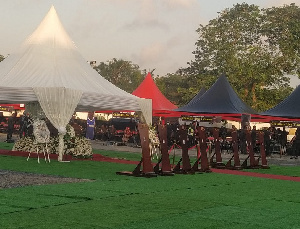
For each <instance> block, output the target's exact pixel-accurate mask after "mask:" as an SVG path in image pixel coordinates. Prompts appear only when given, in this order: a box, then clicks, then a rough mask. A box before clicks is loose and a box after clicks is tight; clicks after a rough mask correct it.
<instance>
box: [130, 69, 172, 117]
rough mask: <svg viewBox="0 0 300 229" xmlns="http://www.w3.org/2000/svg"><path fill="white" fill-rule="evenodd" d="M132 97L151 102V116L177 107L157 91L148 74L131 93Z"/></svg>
mask: <svg viewBox="0 0 300 229" xmlns="http://www.w3.org/2000/svg"><path fill="white" fill-rule="evenodd" d="M132 94H133V95H135V96H138V97H140V98H145V99H151V100H152V110H153V115H155V114H157V113H160V114H163V113H164V111H171V110H173V109H176V108H177V106H176V105H174V104H173V103H171V102H170V101H169V100H168V99H167V98H166V97H165V96H164V95H163V94H162V93H161V91H160V90H159V88H158V87H157V85H156V84H155V82H154V80H153V79H152V76H151V73H150V72H149V73H148V74H147V76H146V78H145V79H144V80H143V82H142V83H141V84H140V85H139V86H138V87H137V89H135V90H134V91H133V92H132Z"/></svg>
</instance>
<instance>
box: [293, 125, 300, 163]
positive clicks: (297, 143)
mask: <svg viewBox="0 0 300 229" xmlns="http://www.w3.org/2000/svg"><path fill="white" fill-rule="evenodd" d="M299 153H300V127H298V128H297V130H296V133H295V139H294V141H293V156H292V157H291V159H293V158H295V159H298V156H299Z"/></svg>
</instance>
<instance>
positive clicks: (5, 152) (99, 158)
mask: <svg viewBox="0 0 300 229" xmlns="http://www.w3.org/2000/svg"><path fill="white" fill-rule="evenodd" d="M0 155H8V156H19V157H28V152H21V151H11V150H0ZM40 157H43V155H41V154H40ZM30 158H37V154H36V153H31V156H30ZM50 159H54V160H55V159H56V160H57V154H50ZM64 160H73V161H74V160H92V161H104V162H112V163H122V164H138V163H139V162H138V161H129V160H125V159H119V158H111V157H105V156H103V155H101V154H93V158H90V159H76V158H72V157H71V156H69V155H65V157H64ZM211 170H212V171H213V172H214V173H222V174H232V175H239V176H251V177H260V178H267V179H278V180H289V181H296V182H300V177H292V176H284V175H274V174H262V173H253V172H245V171H240V170H228V169H211Z"/></svg>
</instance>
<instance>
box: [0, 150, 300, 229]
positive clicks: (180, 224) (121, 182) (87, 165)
mask: <svg viewBox="0 0 300 229" xmlns="http://www.w3.org/2000/svg"><path fill="white" fill-rule="evenodd" d="M0 147H2V148H4V147H3V146H2V145H1V144H0ZM96 153H101V151H97V152H96ZM103 155H107V156H112V157H122V158H128V157H129V158H131V159H132V160H139V159H140V156H139V155H137V154H130V153H124V152H122V153H120V152H113V151H106V152H103ZM134 167H135V166H134V165H128V164H117V163H108V162H95V161H90V160H87V161H71V162H70V163H59V162H57V161H52V162H51V163H50V164H46V163H41V164H38V163H37V161H36V160H35V159H32V160H29V161H28V162H27V161H26V159H25V158H24V157H11V156H0V169H10V170H15V171H27V172H33V173H41V174H53V175H60V176H66V177H77V178H89V179H93V180H94V181H93V182H82V183H71V184H56V185H40V186H27V187H21V188H13V189H2V190H0V219H1V220H0V228H124V229H127V228H128V229H129V228H130V229H132V228H133V229H134V228H172V229H174V228H280V229H282V228H300V221H299V218H300V196H299V190H300V182H293V181H282V180H272V179H264V178H256V177H246V176H236V175H226V174H218V173H207V174H195V175H175V176H172V177H161V176H160V177H156V178H142V177H129V176H120V175H116V174H115V172H116V171H124V170H129V171H132V170H133V169H134ZM299 171H300V168H299V167H280V166H271V169H269V170H255V172H264V173H273V172H274V174H285V175H294V174H299Z"/></svg>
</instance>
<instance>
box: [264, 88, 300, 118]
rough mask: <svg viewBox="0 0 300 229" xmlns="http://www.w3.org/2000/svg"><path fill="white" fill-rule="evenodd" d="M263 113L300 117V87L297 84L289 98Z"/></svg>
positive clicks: (275, 115)
mask: <svg viewBox="0 0 300 229" xmlns="http://www.w3.org/2000/svg"><path fill="white" fill-rule="evenodd" d="M261 115H266V116H272V117H283V118H291V119H300V87H299V86H297V88H296V89H295V90H294V91H293V92H292V93H291V94H290V95H289V96H288V97H287V98H285V99H284V100H283V101H282V102H280V103H279V104H277V105H276V106H275V107H273V108H271V109H269V110H267V111H265V112H263V113H261Z"/></svg>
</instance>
